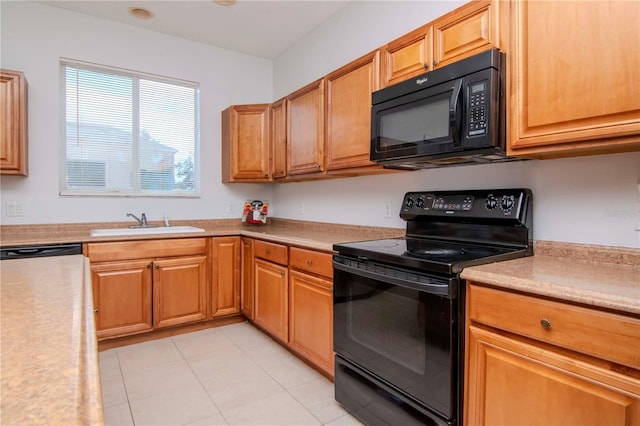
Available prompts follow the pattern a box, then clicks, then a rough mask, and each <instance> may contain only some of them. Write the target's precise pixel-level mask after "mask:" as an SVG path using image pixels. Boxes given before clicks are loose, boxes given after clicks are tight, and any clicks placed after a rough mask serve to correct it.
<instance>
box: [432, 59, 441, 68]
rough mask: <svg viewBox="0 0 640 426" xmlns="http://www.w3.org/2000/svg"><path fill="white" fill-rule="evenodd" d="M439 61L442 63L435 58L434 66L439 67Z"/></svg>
mask: <svg viewBox="0 0 640 426" xmlns="http://www.w3.org/2000/svg"><path fill="white" fill-rule="evenodd" d="M439 63H440V62H438V61H437V60H435V59H434V60H433V66H434V67H437V66H438V64H439Z"/></svg>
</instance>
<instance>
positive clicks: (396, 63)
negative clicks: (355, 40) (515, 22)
mask: <svg viewBox="0 0 640 426" xmlns="http://www.w3.org/2000/svg"><path fill="white" fill-rule="evenodd" d="M499 5H500V2H498V1H472V2H470V3H468V4H466V5H464V6H461V7H459V8H458V9H456V10H454V11H452V12H450V13H448V14H446V15H444V16H442V17H441V18H439V19H437V20H435V21H433V22H430V23H428V24H426V25H424V26H422V27H420V28H418V29H416V30H414V31H412V32H410V33H408V34H405V35H404V36H402V37H400V38H398V39H396V40H394V41H392V42H390V43H388V44H387V45H385V46H383V47H382V48H381V52H382V69H381V80H382V86H383V87H386V86H390V85H392V84H396V83H399V82H401V81H404V80H407V79H408V78H410V77H413V76H416V75H419V74H422V73H425V72H427V71H431V70H433V69H435V68H437V67H441V66H444V65H448V64H450V63H452V62H455V61H458V60H460V59H463V58H466V57H468V56H471V55H474V54H476V53H480V52H482V51H484V50H487V49H490V48H493V47H500V37H499V23H500V19H499Z"/></svg>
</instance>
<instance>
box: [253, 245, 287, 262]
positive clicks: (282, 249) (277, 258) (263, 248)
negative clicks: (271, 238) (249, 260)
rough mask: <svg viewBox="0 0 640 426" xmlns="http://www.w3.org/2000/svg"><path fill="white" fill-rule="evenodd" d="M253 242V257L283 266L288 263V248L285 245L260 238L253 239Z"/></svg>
mask: <svg viewBox="0 0 640 426" xmlns="http://www.w3.org/2000/svg"><path fill="white" fill-rule="evenodd" d="M253 244H254V248H253V250H254V252H253V254H254V256H255V257H259V258H261V259H265V260H268V261H270V262H274V263H277V264H279V265H283V266H286V265H287V264H288V263H289V254H288V253H289V248H288V247H287V246H283V245H282V244H275V243H269V242H267V241H260V240H255V241H254V243H253Z"/></svg>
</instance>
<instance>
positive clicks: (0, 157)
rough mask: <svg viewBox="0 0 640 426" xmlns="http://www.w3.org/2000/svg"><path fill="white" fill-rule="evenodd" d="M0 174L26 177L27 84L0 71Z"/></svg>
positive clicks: (20, 77) (16, 73)
mask: <svg viewBox="0 0 640 426" xmlns="http://www.w3.org/2000/svg"><path fill="white" fill-rule="evenodd" d="M0 173H1V174H3V175H21V176H26V175H27V80H26V79H25V77H24V74H23V73H21V72H19V71H9V70H0Z"/></svg>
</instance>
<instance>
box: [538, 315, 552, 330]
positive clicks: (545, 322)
mask: <svg viewBox="0 0 640 426" xmlns="http://www.w3.org/2000/svg"><path fill="white" fill-rule="evenodd" d="M540 325H541V326H542V328H544V329H545V330H551V321H549V320H548V319H546V318H542V319H541V320H540Z"/></svg>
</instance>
